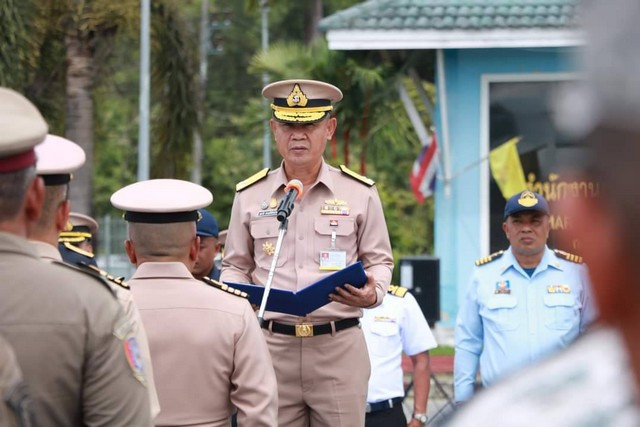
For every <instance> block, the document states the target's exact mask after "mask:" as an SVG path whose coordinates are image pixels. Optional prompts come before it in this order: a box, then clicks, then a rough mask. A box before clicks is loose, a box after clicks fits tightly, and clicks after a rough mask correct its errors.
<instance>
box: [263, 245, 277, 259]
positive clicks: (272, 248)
mask: <svg viewBox="0 0 640 427" xmlns="http://www.w3.org/2000/svg"><path fill="white" fill-rule="evenodd" d="M262 252H264V253H265V254H267V255H269V256H272V255H273V254H274V253H276V247H275V246H273V243H271V242H266V243H263V244H262Z"/></svg>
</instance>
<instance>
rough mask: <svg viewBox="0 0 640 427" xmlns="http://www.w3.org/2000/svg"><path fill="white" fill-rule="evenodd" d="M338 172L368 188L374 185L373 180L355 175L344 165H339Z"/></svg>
mask: <svg viewBox="0 0 640 427" xmlns="http://www.w3.org/2000/svg"><path fill="white" fill-rule="evenodd" d="M340 170H341V171H342V173H343V174H345V175H348V176H350V177H351V178H353V179H355V180H357V181H360V182H361V183H363V184H364V185H366V186H368V187H373V185H374V184H375V183H376V182H375V181H374V180H372V179H370V178H367V177H366V176H362V175H360V174H359V173H355V172H354V171H352V170H351V169H349V168H348V167H346V166H345V165H340Z"/></svg>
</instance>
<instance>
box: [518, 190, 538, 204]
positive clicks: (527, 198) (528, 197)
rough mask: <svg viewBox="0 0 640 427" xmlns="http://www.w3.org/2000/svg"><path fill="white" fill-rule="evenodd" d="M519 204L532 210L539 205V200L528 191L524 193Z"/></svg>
mask: <svg viewBox="0 0 640 427" xmlns="http://www.w3.org/2000/svg"><path fill="white" fill-rule="evenodd" d="M518 204H519V205H520V206H524V207H525V208H530V207H532V206H535V205H537V204H538V199H537V198H536V195H535V194H533V193H532V192H531V191H529V190H527V191H523V192H522V193H521V194H520V198H519V199H518Z"/></svg>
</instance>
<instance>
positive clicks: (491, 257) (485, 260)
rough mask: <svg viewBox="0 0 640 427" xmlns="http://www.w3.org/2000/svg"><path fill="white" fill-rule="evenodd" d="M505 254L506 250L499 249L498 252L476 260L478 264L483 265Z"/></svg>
mask: <svg viewBox="0 0 640 427" xmlns="http://www.w3.org/2000/svg"><path fill="white" fill-rule="evenodd" d="M503 254H504V251H498V252H494V253H492V254H491V255H489V256H486V257H484V258H480V259H478V260H476V265H477V266H481V265H485V264H488V263H490V262H491V261H495V260H497V259H498V258H500V257H501V256H502V255H503Z"/></svg>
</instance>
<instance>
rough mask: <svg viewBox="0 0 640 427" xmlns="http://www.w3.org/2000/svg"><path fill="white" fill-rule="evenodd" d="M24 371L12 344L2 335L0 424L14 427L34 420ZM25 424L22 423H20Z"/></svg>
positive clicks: (0, 339)
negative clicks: (19, 364) (23, 376)
mask: <svg viewBox="0 0 640 427" xmlns="http://www.w3.org/2000/svg"><path fill="white" fill-rule="evenodd" d="M30 411H31V406H30V400H29V395H28V393H27V389H26V385H25V384H24V381H23V379H22V371H21V370H20V366H18V361H17V360H16V356H15V354H14V352H13V349H12V348H11V345H9V343H8V342H7V341H5V340H4V339H3V338H2V337H0V426H3V427H14V426H19V425H26V426H31V425H32V424H26V423H29V422H31V423H32V422H33V420H32V417H31V413H30ZM21 422H22V423H23V424H20V423H21Z"/></svg>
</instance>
